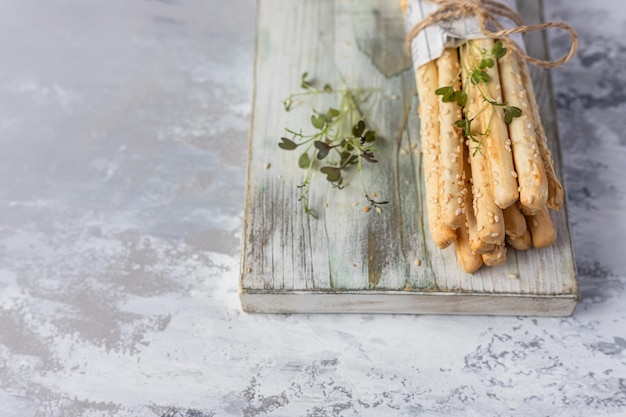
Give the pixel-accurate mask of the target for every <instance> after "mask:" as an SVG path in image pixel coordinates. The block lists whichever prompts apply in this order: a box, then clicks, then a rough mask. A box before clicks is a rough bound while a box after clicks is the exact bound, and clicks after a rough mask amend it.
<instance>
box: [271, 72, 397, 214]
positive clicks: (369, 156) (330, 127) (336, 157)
mask: <svg viewBox="0 0 626 417" xmlns="http://www.w3.org/2000/svg"><path fill="white" fill-rule="evenodd" d="M315 84H316V83H315V82H314V81H313V80H312V79H310V78H309V74H308V73H307V72H305V73H303V74H302V76H301V78H300V87H301V88H302V89H303V90H304V91H302V92H299V93H295V94H291V95H290V96H289V97H287V98H286V99H285V100H283V106H284V108H285V110H286V111H291V110H292V109H293V106H294V103H296V99H298V98H304V97H308V98H311V99H313V98H315V97H317V96H319V95H332V96H335V97H337V105H336V106H334V107H333V106H331V107H328V108H327V109H326V110H323V111H319V110H317V109H315V108H314V107H313V111H312V114H311V117H310V121H311V126H310V127H309V130H310V128H311V127H312V130H313V132H312V133H303V130H302V129H299V130H297V131H296V130H293V129H290V128H285V132H286V133H287V135H286V136H283V137H281V138H280V142H279V143H278V147H279V148H281V149H283V150H286V151H295V150H299V149H301V150H302V152H301V153H300V154H299V156H298V166H299V167H300V168H302V169H305V170H306V174H305V178H304V180H303V182H302V183H301V184H300V185H298V188H300V190H301V195H300V198H299V200H300V201H301V202H302V205H303V207H304V211H305V212H306V213H307V214H308V215H310V216H312V217H314V218H316V219H317V218H318V216H317V214H316V213H315V212H314V211H313V210H312V209H311V207H310V205H309V186H310V183H311V179H312V176H313V172H314V170H317V171H319V172H320V173H321V174H323V175H325V178H326V180H327V181H328V182H329V183H331V184H332V186H333V187H335V188H337V189H343V188H344V187H345V185H346V184H348V182H349V181H350V179H351V178H352V176H353V175H354V174H355V173H359V178H360V182H361V187H362V189H363V193H364V194H365V198H366V199H367V201H368V203H369V207H371V208H376V209H378V210H377V211H380V210H381V206H382V205H384V204H388V201H376V200H374V199H373V198H372V196H371V194H370V193H369V192H368V191H367V188H366V186H365V181H364V179H363V175H362V168H363V162H367V163H376V162H378V160H377V159H376V153H377V152H378V149H377V148H376V147H375V143H376V141H377V140H378V139H379V137H378V135H377V134H376V131H374V130H372V129H369V128H368V123H367V121H366V117H365V115H364V114H363V112H362V111H361V107H362V106H363V105H364V104H365V102H367V101H368V100H369V98H370V96H371V93H372V90H371V89H350V88H343V89H334V88H333V87H332V86H331V85H330V84H324V86H323V87H322V88H317V87H316V86H315Z"/></svg>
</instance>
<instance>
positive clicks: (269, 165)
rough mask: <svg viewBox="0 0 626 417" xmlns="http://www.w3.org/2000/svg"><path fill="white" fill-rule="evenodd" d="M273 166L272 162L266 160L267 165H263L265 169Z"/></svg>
mask: <svg viewBox="0 0 626 417" xmlns="http://www.w3.org/2000/svg"><path fill="white" fill-rule="evenodd" d="M271 166H272V164H270V163H269V162H266V163H265V165H263V167H264V168H265V169H270V167H271Z"/></svg>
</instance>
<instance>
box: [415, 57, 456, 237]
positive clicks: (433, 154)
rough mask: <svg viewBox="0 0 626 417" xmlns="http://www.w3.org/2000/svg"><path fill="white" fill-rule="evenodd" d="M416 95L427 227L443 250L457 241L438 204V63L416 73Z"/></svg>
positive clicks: (421, 68) (423, 67)
mask: <svg viewBox="0 0 626 417" xmlns="http://www.w3.org/2000/svg"><path fill="white" fill-rule="evenodd" d="M415 81H416V84H417V94H418V95H419V99H420V106H419V116H420V137H421V140H422V163H423V165H424V183H425V188H426V190H425V195H426V212H427V217H428V227H429V229H430V234H431V236H432V238H433V241H434V242H435V244H436V245H437V246H438V247H439V248H441V249H443V248H446V247H448V246H449V245H450V244H451V243H452V242H454V240H455V239H456V233H455V232H454V230H453V229H451V228H450V227H448V226H446V225H444V224H443V222H442V220H441V213H440V205H439V193H438V187H439V152H440V151H439V117H438V113H439V111H438V109H439V103H438V100H439V98H438V96H436V95H435V90H436V89H437V87H436V85H437V81H438V77H437V64H436V63H435V62H434V61H431V62H429V63H427V64H424V65H422V66H420V67H419V68H418V69H417V70H416V71H415Z"/></svg>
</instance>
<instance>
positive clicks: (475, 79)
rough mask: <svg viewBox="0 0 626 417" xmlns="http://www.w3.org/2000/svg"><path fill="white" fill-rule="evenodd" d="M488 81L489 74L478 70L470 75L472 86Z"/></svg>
mask: <svg viewBox="0 0 626 417" xmlns="http://www.w3.org/2000/svg"><path fill="white" fill-rule="evenodd" d="M489 80H490V78H489V74H487V73H486V72H485V71H482V70H479V69H475V70H474V71H472V73H471V74H470V81H471V83H472V84H474V85H476V84H480V83H481V82H488V81H489Z"/></svg>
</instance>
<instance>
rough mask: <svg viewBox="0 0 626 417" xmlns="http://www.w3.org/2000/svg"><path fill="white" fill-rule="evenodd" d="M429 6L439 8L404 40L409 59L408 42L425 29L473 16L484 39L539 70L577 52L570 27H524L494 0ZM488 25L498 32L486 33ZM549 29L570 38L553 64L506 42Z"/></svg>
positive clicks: (446, 0)
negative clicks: (496, 42) (504, 20)
mask: <svg viewBox="0 0 626 417" xmlns="http://www.w3.org/2000/svg"><path fill="white" fill-rule="evenodd" d="M430 2H431V3H435V4H437V5H439V6H440V7H439V8H438V9H437V10H435V11H434V12H432V13H431V14H429V15H428V16H426V17H425V18H424V19H422V21H420V22H419V23H418V24H416V25H415V26H413V27H412V28H411V30H410V31H409V34H408V36H407V47H408V49H409V56H410V55H411V42H412V41H413V39H414V38H415V37H416V36H417V35H418V34H419V33H420V32H421V31H423V30H424V29H426V28H427V27H428V26H432V25H434V24H437V23H438V22H441V21H445V20H457V19H461V18H463V17H468V16H476V18H477V20H478V24H479V26H480V30H481V31H482V32H483V34H484V35H485V37H487V38H491V39H501V40H502V42H503V43H505V44H506V45H507V46H508V47H509V48H510V49H511V50H513V51H514V52H516V53H517V54H518V55H519V56H520V57H521V58H523V59H525V60H527V61H528V62H529V63H531V64H533V65H535V66H538V67H542V68H554V67H558V66H559V65H563V64H564V63H566V62H567V61H569V60H570V59H571V58H572V57H573V56H574V54H575V53H576V50H577V49H578V35H576V31H575V30H574V28H572V27H571V26H570V25H568V24H566V23H563V22H544V23H539V24H536V25H524V24H523V23H522V19H521V17H520V15H519V14H518V13H517V12H516V11H515V10H513V9H511V8H510V7H508V6H507V5H505V4H502V3H500V2H498V1H495V0H430ZM496 16H501V17H506V18H509V19H511V21H513V22H514V23H515V24H516V25H517V27H514V28H511V29H504V28H503V27H502V25H501V24H500V22H498V20H497V19H496ZM489 23H492V24H493V25H494V27H495V28H496V29H497V30H496V31H491V30H489V28H488V25H489ZM549 28H558V29H562V30H565V31H566V32H567V33H569V36H570V38H571V39H572V45H571V46H570V49H569V51H568V52H567V54H565V55H564V56H563V57H561V58H560V59H557V60H554V61H551V60H543V59H538V58H534V57H532V56H530V55H528V54H526V53H525V52H524V51H522V49H521V48H520V47H519V46H518V45H517V44H516V43H515V42H514V41H513V40H511V39H510V38H509V35H512V34H514V33H522V34H523V33H528V32H532V31H535V30H542V29H549Z"/></svg>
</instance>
